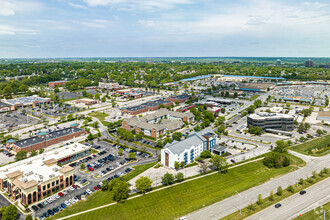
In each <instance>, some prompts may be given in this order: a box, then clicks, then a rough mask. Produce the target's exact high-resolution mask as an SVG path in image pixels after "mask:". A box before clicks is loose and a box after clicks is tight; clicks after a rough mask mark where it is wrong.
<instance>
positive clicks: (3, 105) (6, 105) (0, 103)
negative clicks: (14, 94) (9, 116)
mask: <svg viewBox="0 0 330 220" xmlns="http://www.w3.org/2000/svg"><path fill="white" fill-rule="evenodd" d="M9 106H11V105H10V104H8V103H4V102H0V108H3V107H9Z"/></svg>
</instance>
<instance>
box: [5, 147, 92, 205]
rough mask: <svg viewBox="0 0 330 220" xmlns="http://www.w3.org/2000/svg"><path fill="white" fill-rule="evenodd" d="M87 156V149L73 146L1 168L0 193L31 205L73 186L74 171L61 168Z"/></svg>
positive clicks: (68, 167) (67, 167) (89, 151)
mask: <svg viewBox="0 0 330 220" xmlns="http://www.w3.org/2000/svg"><path fill="white" fill-rule="evenodd" d="M90 153H91V148H90V147H88V146H85V145H83V144H80V143H75V144H71V145H68V146H66V147H65V148H64V147H63V148H61V149H56V150H51V151H48V152H46V153H43V154H40V155H37V156H34V157H30V158H27V159H25V160H21V161H18V162H15V163H12V164H8V165H6V166H3V167H0V189H2V190H5V191H7V193H8V194H9V195H10V197H11V198H12V200H13V201H16V200H18V199H19V200H20V201H21V203H22V204H23V205H25V204H27V205H31V204H33V203H36V202H38V201H39V200H42V199H44V198H45V197H47V196H48V195H51V194H53V193H55V192H56V191H58V190H61V189H64V188H67V187H69V186H71V185H72V184H74V179H73V168H72V167H70V166H62V165H64V164H66V163H69V162H72V161H74V160H78V159H80V158H83V157H85V156H88V155H90Z"/></svg>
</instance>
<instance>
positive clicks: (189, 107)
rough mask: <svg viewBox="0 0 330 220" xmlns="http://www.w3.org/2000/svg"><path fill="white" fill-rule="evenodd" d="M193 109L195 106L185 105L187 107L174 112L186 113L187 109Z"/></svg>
mask: <svg viewBox="0 0 330 220" xmlns="http://www.w3.org/2000/svg"><path fill="white" fill-rule="evenodd" d="M195 107H196V105H195V104H192V105H187V106H183V107H181V108H179V109H177V110H176V111H177V112H186V111H188V110H189V109H191V108H195Z"/></svg>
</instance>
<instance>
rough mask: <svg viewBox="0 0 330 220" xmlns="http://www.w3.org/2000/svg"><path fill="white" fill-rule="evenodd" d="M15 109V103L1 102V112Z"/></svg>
mask: <svg viewBox="0 0 330 220" xmlns="http://www.w3.org/2000/svg"><path fill="white" fill-rule="evenodd" d="M13 110H15V108H14V106H13V105H10V104H8V103H4V102H0V112H10V111H13Z"/></svg>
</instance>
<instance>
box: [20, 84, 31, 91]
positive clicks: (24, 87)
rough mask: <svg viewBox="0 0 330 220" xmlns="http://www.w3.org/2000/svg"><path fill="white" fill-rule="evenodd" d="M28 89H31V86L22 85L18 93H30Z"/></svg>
mask: <svg viewBox="0 0 330 220" xmlns="http://www.w3.org/2000/svg"><path fill="white" fill-rule="evenodd" d="M28 89H29V86H27V85H24V84H22V85H20V87H19V88H18V91H20V92H26V91H28Z"/></svg>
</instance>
